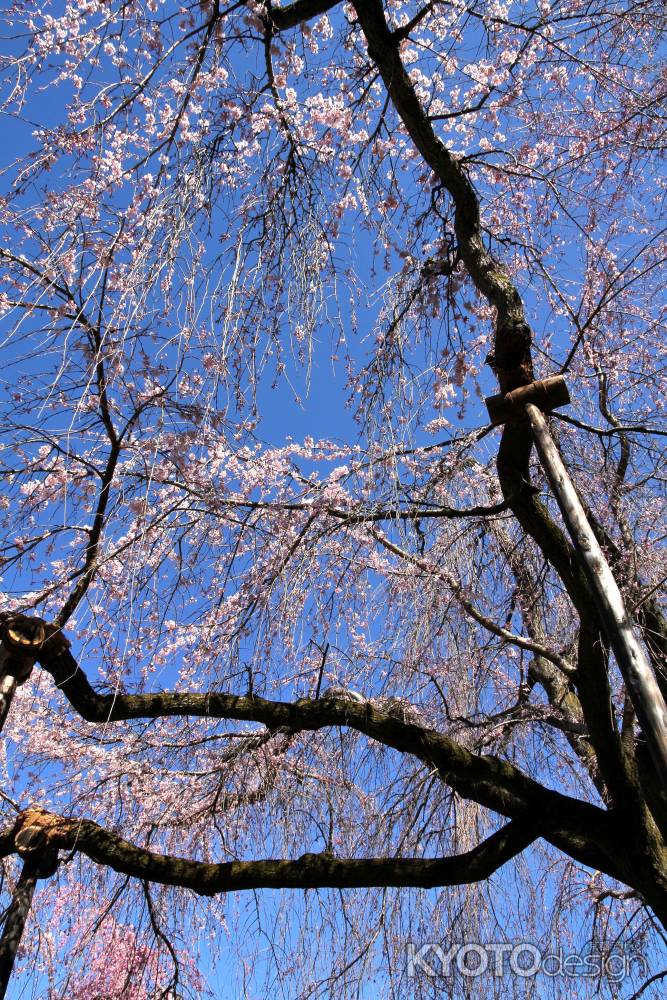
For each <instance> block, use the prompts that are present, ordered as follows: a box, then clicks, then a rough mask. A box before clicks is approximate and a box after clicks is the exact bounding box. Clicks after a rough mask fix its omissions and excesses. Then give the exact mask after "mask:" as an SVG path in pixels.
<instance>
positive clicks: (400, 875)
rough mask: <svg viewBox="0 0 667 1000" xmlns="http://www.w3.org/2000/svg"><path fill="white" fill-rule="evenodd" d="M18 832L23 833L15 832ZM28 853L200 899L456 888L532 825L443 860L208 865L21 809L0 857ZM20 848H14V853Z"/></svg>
mask: <svg viewBox="0 0 667 1000" xmlns="http://www.w3.org/2000/svg"><path fill="white" fill-rule="evenodd" d="M22 831H23V834H22ZM25 831H29V842H30V852H31V853H32V854H35V853H37V852H40V851H41V850H43V849H44V848H48V849H49V850H54V849H58V850H64V851H79V852H81V853H82V854H85V855H87V856H88V857H89V858H90V859H91V860H92V861H95V862H96V863H97V864H101V865H106V866H108V867H110V868H113V870H114V871H117V872H120V873H121V874H124V875H130V876H132V877H134V878H140V879H143V880H147V881H150V882H159V883H161V884H163V885H173V886H180V887H182V888H184V889H192V890H193V892H196V893H198V894H200V895H203V896H213V895H215V894H217V893H219V892H232V891H235V890H239V889H315V888H325V887H332V888H339V889H355V888H368V887H371V886H389V885H394V886H417V887H420V888H431V887H433V886H444V885H460V884H462V883H467V882H479V881H481V880H483V879H486V878H488V877H489V876H490V875H492V874H493V872H495V871H497V869H498V868H500V867H501V866H502V865H504V864H505V863H506V862H507V861H509V860H510V859H511V858H513V857H514V856H515V855H517V854H519V853H520V852H521V851H523V850H525V848H526V847H528V845H529V844H530V843H531V842H532V841H533V840H534V839H535V837H536V836H537V832H536V829H535V826H534V824H531V823H529V822H526V821H512V822H510V823H508V824H507V825H506V826H504V827H502V829H500V830H498V831H497V832H496V833H494V834H493V835H492V836H490V837H489V838H488V839H487V840H485V841H483V842H482V843H481V844H479V845H478V846H477V847H475V848H473V849H472V850H471V851H467V852H466V853H465V854H460V855H456V856H454V857H449V858H346V859H340V858H334V857H332V856H331V855H329V854H328V853H324V854H304V855H302V856H301V857H300V858H297V859H296V860H294V861H280V860H276V859H266V860H261V861H231V862H223V863H221V864H208V863H205V862H202V861H188V860H186V859H184V858H179V857H173V856H170V855H166V854H157V853H155V852H153V851H147V850H144V849H143V848H141V847H137V846H136V845H135V844H131V843H130V842H129V841H127V840H124V839H123V838H122V837H119V836H117V835H116V834H114V833H110V832H109V831H108V830H105V829H103V828H102V827H101V826H98V824H97V823H94V822H93V821H92V820H88V819H66V818H65V817H63V816H57V815H56V814H54V813H50V812H47V811H46V810H45V809H40V808H31V809H27V810H26V811H25V812H24V813H22V814H21V816H20V817H19V819H18V821H17V823H16V825H15V827H14V828H13V830H10V831H5V832H4V833H2V834H1V835H0V856H7V855H8V854H10V853H12V852H14V851H15V850H17V846H16V844H15V838H16V837H17V835H18V838H19V841H20V840H21V836H23V837H24V839H27V838H26V834H25ZM18 849H20V848H18Z"/></svg>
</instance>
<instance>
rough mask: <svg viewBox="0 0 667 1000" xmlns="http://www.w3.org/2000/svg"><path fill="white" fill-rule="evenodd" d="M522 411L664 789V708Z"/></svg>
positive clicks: (545, 442) (558, 467)
mask: <svg viewBox="0 0 667 1000" xmlns="http://www.w3.org/2000/svg"><path fill="white" fill-rule="evenodd" d="M526 415H527V416H528V420H529V421H530V427H531V430H532V432H533V437H534V439H535V445H536V447H537V451H538V454H539V456H540V459H541V462H542V465H543V466H544V471H545V472H546V475H547V479H548V480H549V483H550V485H551V488H552V490H553V492H554V494H555V497H556V500H557V501H558V506H559V507H560V511H561V514H562V515H563V520H564V522H565V525H566V527H567V530H568V532H569V534H570V538H571V539H572V544H573V546H574V549H575V552H576V553H577V555H578V557H579V559H580V560H581V564H582V566H583V570H584V572H585V574H586V579H587V580H588V583H589V586H590V588H591V591H592V593H593V598H594V600H595V604H596V606H597V609H598V612H599V614H600V618H601V619H602V624H603V626H604V630H605V633H606V635H607V639H608V640H609V644H610V646H611V648H612V650H613V652H614V656H615V657H616V662H617V663H618V666H619V669H620V671H621V674H622V675H623V679H624V681H625V685H626V688H627V691H628V694H629V696H630V699H631V701H632V704H633V706H634V709H635V712H636V713H637V719H638V721H639V725H640V726H641V728H642V731H643V733H644V736H645V737H646V743H647V745H648V749H649V752H650V754H651V757H652V759H653V763H654V765H655V769H656V771H657V772H658V775H659V777H660V779H661V781H662V784H663V786H664V787H665V788H666V789H667V706H665V702H664V699H663V697H662V694H661V693H660V688H659V687H658V683H657V681H656V679H655V675H654V673H653V670H652V669H651V665H650V664H649V662H648V660H647V658H646V654H645V653H644V650H643V649H642V646H641V644H640V643H639V641H638V640H637V637H636V635H635V633H634V630H633V627H632V622H631V620H630V617H629V615H628V613H627V611H626V609H625V605H624V603H623V598H622V596H621V592H620V590H619V589H618V585H617V584H616V581H615V579H614V576H613V574H612V572H611V569H610V568H609V564H608V563H607V560H606V559H605V556H604V553H603V551H602V549H601V548H600V545H599V544H598V540H597V538H596V537H595V535H594V534H593V530H592V528H591V526H590V524H589V523H588V519H587V517H586V514H585V512H584V509H583V507H582V506H581V503H580V502H579V498H578V496H577V494H576V492H575V489H574V486H573V484H572V481H571V479H570V477H569V475H568V474H567V470H566V468H565V466H564V465H563V462H562V460H561V457H560V455H559V453H558V449H557V448H556V445H555V444H554V441H553V438H552V437H551V434H550V433H549V428H548V426H547V422H546V420H545V419H544V416H543V414H542V412H541V411H540V410H539V409H538V408H537V406H535V405H534V404H533V403H527V404H526Z"/></svg>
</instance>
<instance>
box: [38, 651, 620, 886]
mask: <svg viewBox="0 0 667 1000" xmlns="http://www.w3.org/2000/svg"><path fill="white" fill-rule="evenodd" d="M40 662H41V665H42V666H43V667H44V669H46V670H47V671H48V672H49V673H50V674H51V675H52V676H53V678H54V680H55V682H56V684H57V686H58V687H59V688H61V690H62V691H63V693H64V694H65V696H66V697H67V698H68V700H69V701H70V704H71V705H72V706H73V708H74V709H75V710H76V711H77V712H78V713H79V714H80V715H81V716H82V717H83V718H84V719H87V720H88V721H90V722H99V723H108V722H119V721H123V720H131V719H146V718H161V717H169V716H191V717H192V716H194V717H202V718H209V719H214V718H217V719H239V720H247V721H252V722H257V723H261V724H264V725H265V726H267V727H268V728H269V729H271V730H278V729H282V730H287V731H289V732H291V733H296V732H300V731H315V730H319V729H324V728H327V727H330V726H345V727H347V728H350V729H354V730H356V731H358V732H360V733H364V734H365V735H366V736H368V737H370V738H371V739H374V740H377V741H378V742H379V743H382V744H383V745H384V746H387V747H391V748H392V749H394V750H397V751H399V752H400V753H409V754H411V755H413V756H415V757H417V758H418V759H419V760H421V761H423V763H425V764H426V765H427V766H428V767H431V768H433V769H434V770H436V771H437V772H438V774H439V775H440V777H441V778H442V780H443V781H444V782H446V783H447V784H448V785H449V786H450V787H451V788H452V789H453V790H454V791H455V792H457V793H458V794H460V795H462V796H463V797H464V798H467V799H471V800H473V801H475V802H478V803H479V804H480V805H482V806H484V807H486V808H488V809H491V810H493V811H495V812H498V813H500V814H501V815H503V816H507V817H508V818H510V819H523V820H528V819H530V820H531V821H533V820H534V818H535V817H539V822H540V830H541V831H542V835H543V836H544V837H545V838H546V839H547V840H549V841H551V842H552V843H554V844H555V845H556V846H558V847H559V848H560V849H561V850H564V851H566V852H567V853H569V854H570V855H571V856H573V857H576V858H577V860H579V861H582V862H583V863H585V864H591V865H592V866H593V867H596V868H600V869H601V870H604V871H607V872H608V873H610V874H613V875H614V877H618V876H617V874H616V873H617V872H619V871H620V867H621V862H620V861H617V859H618V858H620V857H621V854H620V848H619V845H618V842H617V834H616V828H615V823H614V820H613V818H612V816H611V814H609V813H608V812H606V811H605V810H603V809H600V808H598V807H597V806H594V805H592V804H589V803H587V802H582V801H580V800H578V799H575V798H572V797H570V796H567V795H563V794H561V793H559V792H556V791H553V790H551V789H547V788H545V787H544V786H543V785H541V784H540V783H539V782H537V781H535V780H534V779H532V778H530V777H528V776H527V775H526V774H524V773H523V772H522V771H521V770H519V768H517V767H515V766H514V765H513V764H510V763H509V762H507V761H503V760H501V759H499V758H497V757H494V756H491V755H483V756H480V755H477V754H474V753H472V752H471V751H469V750H467V749H466V748H465V747H463V746H460V745H459V744H458V743H456V742H455V741H454V740H452V739H450V738H449V737H447V736H444V735H442V734H440V733H438V732H436V731H435V730H433V729H430V728H428V727H426V726H422V725H419V724H416V723H413V722H406V721H402V720H400V719H397V718H395V717H394V716H392V715H388V714H385V713H383V712H381V711H378V710H377V709H376V708H375V707H374V706H373V705H372V704H371V703H370V702H363V701H362V702H356V701H351V700H347V699H345V698H332V697H326V696H325V697H322V698H316V699H309V698H302V699H300V700H299V701H296V702H281V701H269V700H268V699H265V698H260V697H257V696H254V695H253V696H242V695H233V694H223V693H221V692H217V691H211V692H208V693H187V692H183V693H181V692H159V693H155V694H134V695H132V694H99V693H98V692H96V691H95V690H94V689H93V688H92V686H91V685H90V683H89V681H88V679H87V677H86V676H85V673H84V672H83V671H82V670H81V669H80V668H79V666H78V664H77V662H76V660H75V659H74V657H73V656H72V654H71V653H70V651H69V649H65V650H63V651H62V652H60V653H59V654H58V655H49V654H48V650H47V651H46V652H45V653H44V654H43V655H42V656H41V658H40ZM621 877H623V878H624V880H625V881H627V880H628V877H627V875H626V876H621Z"/></svg>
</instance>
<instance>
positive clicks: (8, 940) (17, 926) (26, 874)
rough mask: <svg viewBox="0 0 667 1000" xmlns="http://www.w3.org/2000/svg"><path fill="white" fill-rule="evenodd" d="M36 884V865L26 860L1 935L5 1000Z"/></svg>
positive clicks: (0, 982) (0, 981) (0, 985)
mask: <svg viewBox="0 0 667 1000" xmlns="http://www.w3.org/2000/svg"><path fill="white" fill-rule="evenodd" d="M36 884H37V870H36V868H35V866H34V865H33V863H32V862H31V861H24V863H23V868H22V869H21V874H20V876H19V880H18V882H17V883H16V888H15V889H14V894H13V896H12V901H11V903H10V904H9V907H8V909H7V915H6V917H5V925H4V928H3V930H2V937H0V1000H4V996H5V993H6V992H7V984H8V983H9V977H10V976H11V974H12V969H13V968H14V961H15V959H16V951H17V949H18V946H19V945H20V943H21V937H22V936H23V929H24V927H25V922H26V920H27V919H28V914H29V912H30V904H31V903H32V897H33V894H34V892H35V886H36Z"/></svg>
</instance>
